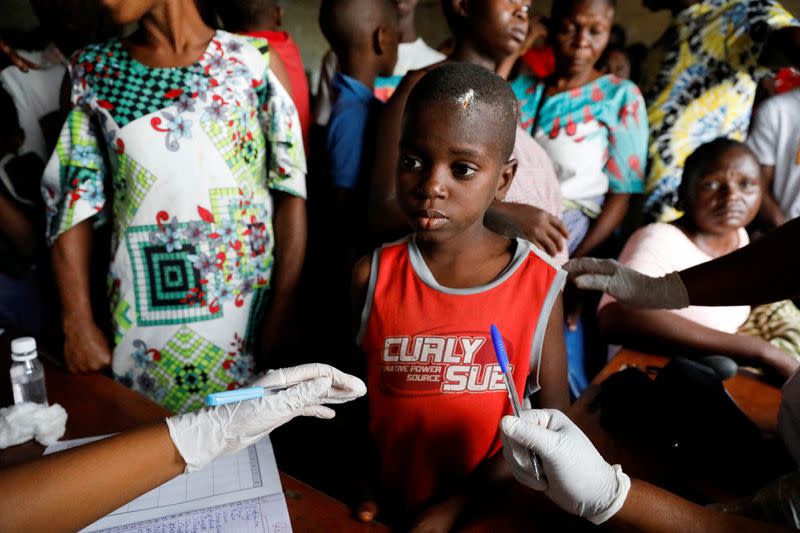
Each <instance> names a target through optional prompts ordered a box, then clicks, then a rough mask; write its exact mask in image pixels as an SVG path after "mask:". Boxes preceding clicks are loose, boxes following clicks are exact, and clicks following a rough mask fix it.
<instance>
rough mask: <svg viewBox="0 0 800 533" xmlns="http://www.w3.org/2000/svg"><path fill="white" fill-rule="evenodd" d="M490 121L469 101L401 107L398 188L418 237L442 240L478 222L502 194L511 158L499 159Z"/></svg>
mask: <svg viewBox="0 0 800 533" xmlns="http://www.w3.org/2000/svg"><path fill="white" fill-rule="evenodd" d="M465 98H466V99H468V98H469V95H465ZM465 102H466V100H465ZM493 120H494V121H496V119H495V118H494V117H493V115H492V113H490V112H487V111H486V110H485V108H484V107H483V106H482V105H481V104H478V103H474V102H473V103H471V104H470V105H465V104H457V103H450V102H441V103H438V102H437V103H436V109H435V110H434V109H432V106H430V105H417V106H414V109H411V110H408V109H407V110H406V115H405V120H404V124H403V134H402V138H401V140H400V158H399V162H398V170H397V180H398V187H397V191H398V200H399V202H400V207H401V209H402V210H403V214H404V215H405V217H406V220H408V222H409V224H410V225H411V227H412V228H413V229H414V231H415V233H416V235H417V238H418V239H420V240H423V241H430V242H443V241H446V240H448V239H450V238H452V237H454V236H457V235H459V234H461V233H463V232H465V231H468V230H470V229H473V228H474V227H475V226H476V225H481V226H482V225H483V217H484V214H485V213H486V210H487V209H488V208H489V206H490V205H491V203H492V202H493V201H494V200H495V199H498V200H502V198H503V197H505V193H506V190H507V188H508V186H509V185H510V184H511V180H512V179H513V177H514V172H515V171H516V162H515V161H508V160H506V159H505V158H504V154H503V147H502V145H501V143H502V141H501V140H500V139H499V137H501V136H500V135H497V134H496V132H497V131H498V130H499V128H493V127H492V121H493Z"/></svg>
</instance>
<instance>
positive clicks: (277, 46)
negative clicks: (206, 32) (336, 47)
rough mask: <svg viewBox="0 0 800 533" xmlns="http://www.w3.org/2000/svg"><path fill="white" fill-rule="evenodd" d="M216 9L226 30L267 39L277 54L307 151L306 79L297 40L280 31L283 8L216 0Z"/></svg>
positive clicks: (273, 3)
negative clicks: (284, 73)
mask: <svg viewBox="0 0 800 533" xmlns="http://www.w3.org/2000/svg"><path fill="white" fill-rule="evenodd" d="M217 12H218V13H219V16H220V18H221V19H222V23H223V24H224V25H225V29H226V30H228V31H230V32H233V33H241V34H244V35H249V36H250V37H260V38H262V39H266V40H267V41H268V42H269V47H270V51H273V52H275V53H276V54H277V56H278V57H280V61H281V63H283V69H284V70H285V72H286V78H287V80H288V82H287V84H286V85H287V86H286V90H287V91H289V94H291V95H292V101H294V105H295V107H296V108H297V116H298V117H300V128H301V129H302V130H303V146H305V147H306V154H307V153H308V147H309V133H310V128H311V104H310V100H309V98H310V96H309V92H308V80H307V79H306V70H305V67H304V66H303V58H302V57H301V56H300V49H299V48H298V47H297V43H295V41H294V39H292V36H291V35H289V33H288V32H285V31H281V30H280V28H281V24H282V21H283V7H281V5H280V1H279V0H227V1H225V2H218V4H217ZM273 61H274V57H273ZM275 74H276V75H277V76H278V78H279V79H280V78H281V76H280V75H279V73H278V72H276V73H275ZM281 82H282V83H283V82H284V80H283V79H281Z"/></svg>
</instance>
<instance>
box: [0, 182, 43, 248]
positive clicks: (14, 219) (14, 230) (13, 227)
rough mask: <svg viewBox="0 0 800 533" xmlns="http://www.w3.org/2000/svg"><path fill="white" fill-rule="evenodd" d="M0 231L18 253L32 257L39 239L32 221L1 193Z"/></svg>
mask: <svg viewBox="0 0 800 533" xmlns="http://www.w3.org/2000/svg"><path fill="white" fill-rule="evenodd" d="M0 233H2V234H3V235H5V236H6V237H7V238H8V239H9V240H10V241H11V242H12V243H13V244H14V247H15V248H16V249H17V251H18V253H19V254H20V255H22V256H24V257H26V258H32V257H33V256H34V254H35V253H36V243H37V242H39V240H38V239H37V238H36V235H35V231H34V225H33V223H32V222H31V221H30V219H29V218H28V217H27V216H26V215H25V212H24V211H23V210H22V209H20V208H18V207H17V206H16V205H14V203H13V202H12V201H11V200H9V199H8V198H6V197H5V196H3V195H0Z"/></svg>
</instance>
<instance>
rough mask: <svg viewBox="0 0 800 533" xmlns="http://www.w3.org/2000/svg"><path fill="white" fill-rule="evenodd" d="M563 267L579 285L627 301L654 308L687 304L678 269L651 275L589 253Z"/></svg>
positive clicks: (626, 302) (687, 297)
mask: <svg viewBox="0 0 800 533" xmlns="http://www.w3.org/2000/svg"><path fill="white" fill-rule="evenodd" d="M564 270H566V271H567V272H569V276H570V279H571V280H572V281H573V283H575V285H576V286H577V287H578V288H580V289H584V290H594V291H603V292H607V293H608V294H610V295H611V296H613V297H614V298H616V299H617V300H618V301H620V302H622V303H625V304H628V305H634V306H637V307H650V308H655V309H682V308H684V307H688V306H689V294H688V293H687V292H686V286H685V285H684V284H683V281H682V280H681V277H680V274H679V273H678V272H673V273H671V274H667V275H666V276H662V277H660V278H653V277H650V276H646V275H644V274H641V273H639V272H637V271H635V270H633V269H631V268H628V267H625V266H623V265H621V264H620V263H618V262H617V261H614V260H613V259H592V258H588V257H586V258H581V259H573V260H572V261H569V262H568V263H567V264H565V265H564Z"/></svg>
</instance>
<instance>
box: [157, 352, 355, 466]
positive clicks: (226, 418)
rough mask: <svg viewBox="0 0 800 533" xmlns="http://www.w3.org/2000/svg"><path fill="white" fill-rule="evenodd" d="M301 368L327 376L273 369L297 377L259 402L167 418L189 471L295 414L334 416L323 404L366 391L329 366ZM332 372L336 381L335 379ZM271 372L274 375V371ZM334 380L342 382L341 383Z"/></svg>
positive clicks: (255, 439)
mask: <svg viewBox="0 0 800 533" xmlns="http://www.w3.org/2000/svg"><path fill="white" fill-rule="evenodd" d="M302 366H303V367H314V368H316V371H317V373H322V374H328V375H324V376H322V377H313V376H310V375H308V374H307V373H306V374H304V375H306V376H307V377H305V379H300V377H299V374H297V371H294V370H293V369H285V370H284V371H273V372H274V373H279V372H286V373H289V374H291V373H292V372H295V374H294V376H293V377H294V378H295V379H296V381H294V382H292V381H291V380H290V381H287V382H285V383H282V385H283V386H287V385H288V386H289V388H288V389H286V390H283V391H281V392H278V393H276V394H267V395H266V396H264V397H263V398H259V399H257V400H247V401H244V402H236V403H231V404H227V405H221V406H219V407H211V408H205V409H201V410H199V411H195V412H192V413H186V414H184V415H179V416H173V417H171V418H168V419H167V427H168V428H169V435H170V438H171V439H172V442H173V443H174V444H175V447H176V448H177V449H178V452H179V453H180V454H181V457H183V460H184V461H185V462H186V472H196V471H198V470H201V469H202V468H203V467H204V466H206V465H207V464H208V463H210V462H211V461H213V460H214V459H216V458H217V457H220V456H223V455H230V454H233V453H236V452H238V451H239V450H241V449H243V448H245V447H247V446H249V445H251V444H254V443H255V442H258V441H259V440H260V439H261V438H263V437H264V436H265V435H267V434H269V433H270V432H271V431H272V430H273V429H275V428H277V427H279V426H281V425H283V424H285V423H286V422H288V421H290V420H291V419H293V418H294V417H296V416H314V417H317V418H324V419H329V418H333V417H334V415H335V414H336V413H335V412H334V411H333V410H332V409H330V408H328V407H325V406H324V405H323V404H326V403H343V402H345V401H349V400H353V399H355V398H358V397H359V396H363V395H364V394H365V393H366V391H367V388H366V386H365V385H364V382H363V381H361V380H360V379H358V378H357V377H354V376H350V375H348V374H344V373H343V372H339V371H338V370H336V369H334V368H332V367H327V365H302ZM322 367H325V368H322ZM304 372H305V370H303V371H301V372H300V373H304ZM334 374H335V375H336V378H335V379H334V378H332V377H331V376H332V375H334ZM281 375H284V374H281ZM273 376H274V377H273V378H272V379H274V378H275V374H273ZM335 382H336V383H338V384H339V385H338V387H337V385H336V384H335ZM258 384H259V385H261V383H258ZM345 391H346V392H345ZM345 396H346V397H345Z"/></svg>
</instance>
